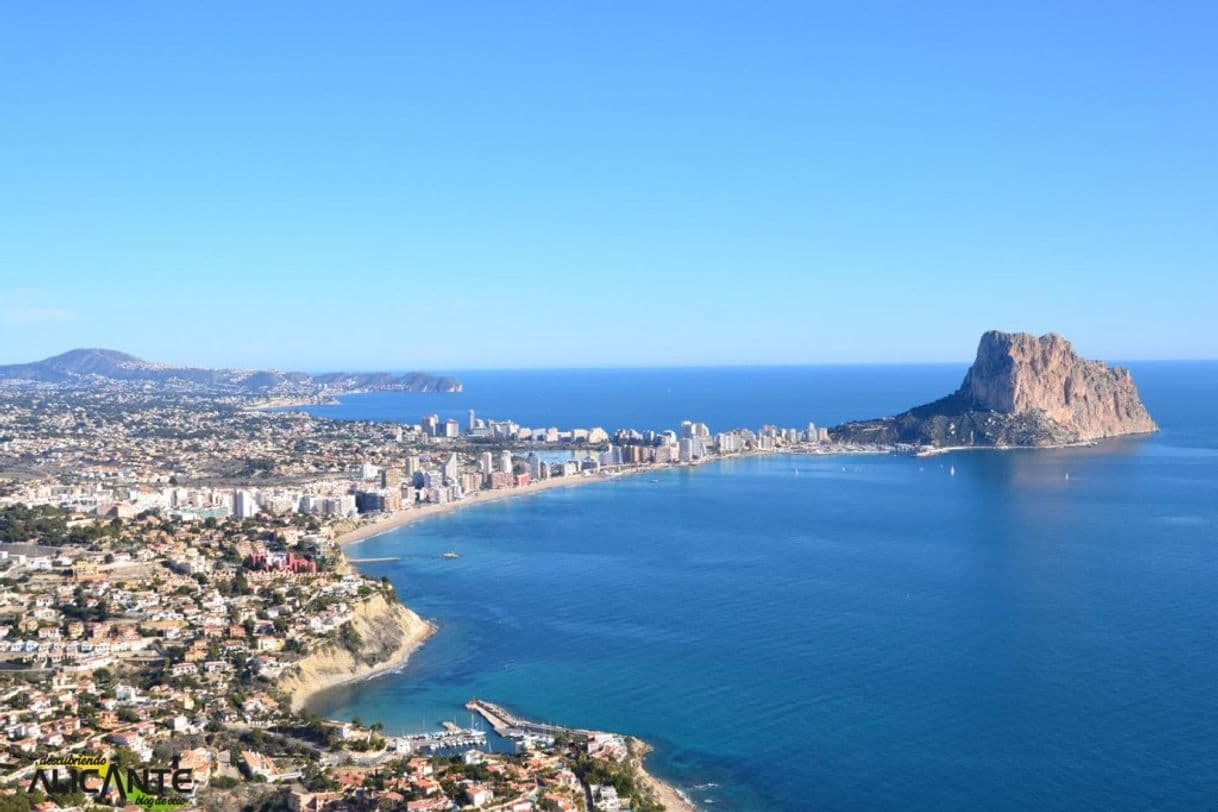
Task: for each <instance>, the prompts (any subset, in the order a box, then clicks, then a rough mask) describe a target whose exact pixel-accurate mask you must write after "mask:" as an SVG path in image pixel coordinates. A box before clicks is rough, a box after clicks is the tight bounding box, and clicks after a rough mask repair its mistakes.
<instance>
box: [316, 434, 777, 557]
mask: <svg viewBox="0 0 1218 812" xmlns="http://www.w3.org/2000/svg"><path fill="white" fill-rule="evenodd" d="M767 453H768V452H767ZM740 456H745V455H740ZM721 459H732V458H731V457H714V458H707V459H706V460H705V461H698V462H694V463H678V464H664V465H655V464H647V465H639V466H631V467H622V468H616V469H614V472H613V473H611V474H604V473H600V474H581V475H578V476H563V477H554V478H551V479H543V480H539V481H536V482H530V483H529V484H528V485H523V486H520V487H516V488H503V489H501V490H496V491H477V492H476V493H474V494H473V495H471V496H468V497H466V498H464V499H459V500H457V501H453V502H444V503H442V504H427V505H422V506H420V507H412V508H404V509H402V510H399V511H395V512H394V513H391V514H388V515H387V516H383V517H381V518H378V519H375V520H373V521H371V522H368V523H366V524H362V525H360V526H358V527H355V528H353V529H351V530H347V531H344V532H342V533H340V534H338V535H337V536H335V537H334V539H333V541H334V543H335V544H337V545H339V546H340V547H346V546H349V545H352V544H356V543H358V542H361V541H367V540H368V539H370V538H372V537H374V536H379V535H382V534H384V533H388V532H390V531H391V530H397V529H398V528H400V527H405V526H406V525H409V524H413V523H414V522H417V521H419V520H420V519H426V518H428V517H430V516H441V515H444V514H446V513H453V512H455V511H458V510H461V509H462V508H468V507H473V506H475V505H486V504H490V503H491V502H500V501H503V500H505V499H514V498H517V497H525V496H530V495H532V494H537V493H543V492H545V491H550V490H555V489H557V488H572V487H578V486H580V485H590V484H592V483H595V482H612V481H613V480H615V479H617V478H619V477H623V476H635V475H638V474H645V473H648V472H652V473H654V472H657V471H663V470H667V469H670V468H678V467H682V468H685V467H689V468H693V467H697V466H699V465H703V464H705V462H710V461H713V460H721Z"/></svg>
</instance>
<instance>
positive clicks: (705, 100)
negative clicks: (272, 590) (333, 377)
mask: <svg viewBox="0 0 1218 812" xmlns="http://www.w3.org/2000/svg"><path fill="white" fill-rule="evenodd" d="M1216 23H1218V10H1215V9H1214V8H1213V7H1212V6H1210V5H1207V4H1202V3H1184V4H1179V5H1175V6H1173V8H1172V9H1171V12H1170V13H1167V12H1165V11H1163V10H1161V9H1152V8H1149V7H1143V6H1140V5H1138V4H1121V3H1116V4H1113V3H1103V4H1100V3H1083V4H1072V5H1071V6H1070V7H1069V8H1061V7H1060V6H1059V5H1057V4H1050V3H1030V4H1020V5H1019V6H1018V7H1017V8H1009V9H1002V8H989V7H980V6H977V5H976V4H970V3H963V2H960V3H935V4H931V5H926V6H923V7H919V8H918V9H916V10H914V11H909V10H906V11H904V12H902V13H897V12H894V11H893V9H892V8H890V7H887V6H884V5H883V4H873V3H860V4H851V5H849V6H848V7H824V8H811V7H809V4H803V3H779V4H776V5H774V6H771V7H767V9H766V13H765V14H764V15H759V14H758V13H757V9H756V7H755V6H754V5H752V4H744V3H716V4H714V5H712V6H707V5H706V4H695V3H670V4H664V5H663V6H660V7H657V6H655V5H652V4H648V5H644V4H630V3H627V4H615V5H613V6H612V7H609V6H602V7H580V8H575V7H569V6H565V5H563V4H547V3H526V4H517V5H512V6H510V7H507V6H501V5H495V4H474V5H471V6H467V7H464V8H462V9H460V10H457V9H454V8H452V7H426V6H409V7H407V6H405V5H402V4H390V3H361V4H358V5H357V6H355V7H343V8H341V9H340V8H329V9H328V8H322V7H310V8H308V9H307V11H305V10H303V9H302V8H301V7H299V6H296V5H289V4H286V3H276V2H269V3H265V4H259V5H258V6H257V7H247V6H245V5H242V4H237V3H215V4H209V5H208V6H206V7H202V6H198V7H187V6H180V5H165V4H156V3H149V2H136V3H131V4H124V5H123V6H121V7H114V6H100V5H98V6H88V5H81V6H75V7H72V8H71V14H70V16H68V15H66V14H65V13H63V12H62V10H59V11H57V10H55V9H52V8H49V7H45V6H36V5H35V6H17V7H13V8H11V9H9V12H8V14H7V16H6V25H5V27H4V30H3V31H2V32H0V46H2V47H0V53H2V54H3V57H0V59H2V60H3V62H2V64H3V66H4V68H5V70H3V71H0V89H2V90H3V92H4V95H5V98H6V99H7V100H8V102H9V104H8V105H7V111H8V115H7V116H6V118H7V121H6V126H5V127H4V128H3V129H2V130H0V149H3V154H4V155H5V156H6V160H5V172H4V179H5V188H6V194H5V195H4V197H3V199H0V280H2V290H3V295H2V296H0V356H2V357H0V363H22V362H29V361H35V360H39V359H42V358H45V357H48V356H52V355H56V354H58V353H61V352H63V351H65V350H68V349H72V348H75V347H103V348H108V349H116V350H120V351H123V352H129V353H131V354H133V355H136V356H138V357H141V358H144V359H146V360H149V361H156V362H165V363H172V364H181V365H189V366H202V367H246V368H272V367H273V368H278V369H300V370H306V371H319V370H372V369H394V370H407V369H425V370H430V371H445V370H457V371H459V370H474V369H495V368H541V367H550V368H554V367H587V366H598V367H605V366H614V367H631V366H673V365H748V364H767V365H772V364H819V363H901V362H953V363H956V362H960V363H966V362H967V361H969V360H971V358H972V354H973V351H974V350H975V348H976V341H977V337H978V336H979V335H980V334H981V333H982V332H983V331H985V330H987V329H1003V330H1009V331H1027V332H1033V333H1037V334H1041V333H1044V332H1050V331H1052V332H1058V333H1061V334H1062V335H1064V336H1066V337H1067V338H1069V339H1070V340H1071V341H1073V342H1074V344H1075V347H1076V349H1077V350H1078V352H1079V353H1080V354H1082V355H1083V356H1086V357H1090V358H1101V359H1105V360H1130V361H1133V360H1141V359H1197V358H1204V359H1212V358H1216V357H1218V331H1215V330H1213V328H1212V326H1211V325H1212V309H1213V303H1214V302H1215V301H1218V273H1214V268H1215V264H1216V262H1215V261H1216V260H1218V229H1214V227H1213V224H1214V222H1215V221H1216V218H1215V215H1218V205H1216V198H1215V194H1214V189H1216V188H1218V160H1215V158H1216V157H1218V156H1215V147H1214V145H1215V144H1218V107H1216V106H1215V105H1214V103H1213V92H1212V88H1213V86H1214V85H1215V84H1216V83H1218V55H1216V54H1215V51H1214V50H1213V48H1212V43H1211V42H1210V39H1211V38H1210V35H1209V34H1210V32H1211V31H1213V30H1214V28H1215V24H1216ZM48 43H53V52H52V53H50V54H49V53H48ZM48 56H50V57H52V58H48ZM1033 56H1034V58H1033Z"/></svg>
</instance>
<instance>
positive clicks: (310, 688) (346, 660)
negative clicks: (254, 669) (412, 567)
mask: <svg viewBox="0 0 1218 812" xmlns="http://www.w3.org/2000/svg"><path fill="white" fill-rule="evenodd" d="M352 623H353V625H354V626H355V627H356V631H357V632H359V634H360V636H361V638H362V640H363V641H364V645H365V647H366V648H369V649H370V650H372V651H376V652H377V653H380V652H381V651H383V650H384V649H383V648H382V649H377V648H375V646H377V645H378V644H379V645H380V646H383V647H385V648H387V649H388V652H387V653H385V654H384V657H383V659H379V660H378V661H376V662H373V663H368V662H366V661H362V660H363V656H361V657H360V658H358V659H357V657H356V656H355V655H354V654H353V653H352V652H350V651H348V650H347V649H346V648H343V647H342V646H340V645H338V644H336V643H331V644H330V645H327V646H323V647H321V648H319V649H317V650H315V651H312V652H310V653H308V654H306V655H305V656H304V657H302V658H300V659H299V660H297V661H296V662H295V663H293V666H292V669H291V670H290V671H287V672H285V673H284V675H283V676H282V677H281V678H280V680H279V687H280V689H281V690H283V691H284V692H285V693H286V694H287V695H288V697H289V699H290V701H291V705H292V709H293V710H300V709H301V708H304V707H306V706H308V704H309V703H310V702H311V701H312V700H313V699H314V698H316V697H317V695H318V694H321V693H323V692H325V691H328V690H330V689H331V688H336V687H338V686H340V685H347V684H349V683H352V682H361V681H363V680H367V679H372V678H373V677H377V676H380V675H381V674H385V673H387V672H390V671H394V670H396V669H398V668H401V667H402V666H404V665H405V664H406V663H407V662H409V660H410V656H411V655H412V654H413V653H414V652H415V651H416V650H418V649H419V647H420V646H422V645H423V643H424V642H426V641H427V639H428V638H429V637H431V636H432V635H433V634H435V632H436V625H435V624H434V623H432V622H431V621H430V620H425V619H424V618H422V617H420V616H419V615H418V614H417V613H415V612H414V610H412V609H410V608H409V607H408V606H406V604H404V603H402V602H401V600H399V599H398V598H397V596H396V594H395V595H393V596H392V597H391V598H386V597H385V596H384V595H378V596H375V597H373V598H370V599H369V600H368V601H365V602H364V603H362V604H359V605H358V606H357V608H356V616H355V618H354V619H353V620H352ZM394 638H396V639H394ZM389 641H392V642H389ZM386 643H388V645H386ZM360 654H361V655H363V654H364V652H360Z"/></svg>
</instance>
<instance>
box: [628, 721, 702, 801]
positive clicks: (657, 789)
mask: <svg viewBox="0 0 1218 812" xmlns="http://www.w3.org/2000/svg"><path fill="white" fill-rule="evenodd" d="M628 740H629V742H630V744H631V749H632V750H633V751H634V753H635V755H633V756H632V757H631V766H632V767H633V768H634V772H635V775H637V776H638V779H639V781H641V782H642V783H643V785H644V786H646V787H647V790H648V791H649V792H650V793H651V794H652V796H653V797H654V798H655V799H656V800H657V801H659V802H660V804H661V805H662V806H663V807H664V810H665V812H695V810H696V809H697V807H696V806H694V802H693V800H692V799H691V798H690V797H689V796H688V795H686V794H685V793H684V792H682V791H681V790H679V789H677V788H676V787H674V786H673V785H672V784H669V783H668V782H667V781H664V780H662V779H659V778H656V777H655V776H654V775H652V774H651V773H649V772H648V771H647V767H646V766H645V765H644V762H646V760H647V754H648V753H650V752H651V751H652V750H653V749H654V748H652V746H651V745H650V744H648V743H647V742H645V741H643V740H642V739H640V738H637V737H635V736H630V737H629V739H628Z"/></svg>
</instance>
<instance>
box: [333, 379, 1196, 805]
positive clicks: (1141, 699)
mask: <svg viewBox="0 0 1218 812" xmlns="http://www.w3.org/2000/svg"><path fill="white" fill-rule="evenodd" d="M1130 366H1131V368H1132V369H1133V372H1134V377H1135V380H1136V382H1137V383H1138V385H1139V387H1140V388H1141V390H1142V394H1143V398H1144V400H1145V401H1146V403H1147V405H1148V407H1149V409H1150V411H1151V413H1152V414H1153V415H1154V416H1155V418H1156V419H1157V420H1158V421H1159V423H1160V424H1161V426H1162V429H1163V430H1162V432H1161V433H1159V434H1157V435H1154V436H1151V437H1146V438H1129V439H1124V440H1120V441H1113V442H1108V443H1104V444H1102V445H1100V446H1098V447H1094V448H1080V449H1067V450H1053V451H1008V452H963V453H956V454H951V455H945V456H941V457H934V458H924V459H916V458H911V457H904V456H868V457H823V458H813V457H806V456H773V457H754V458H746V459H734V460H726V461H722V462H717V463H713V464H710V465H705V466H701V467H699V468H697V469H694V470H688V469H684V470H675V469H673V470H666V471H662V472H658V473H656V474H655V475H654V476H652V475H642V476H634V477H623V478H620V479H617V480H615V481H611V482H604V483H598V484H592V485H588V486H585V487H579V488H569V489H556V490H551V491H547V492H544V493H540V494H535V495H531V496H527V497H523V498H520V499H513V500H507V501H502V502H496V503H488V504H485V505H480V506H477V507H472V508H470V509H468V510H464V511H459V512H456V513H452V514H448V515H444V516H437V517H433V518H429V519H426V520H424V521H421V522H419V523H417V524H414V525H411V526H409V527H406V528H403V529H401V530H399V531H395V532H392V533H388V534H385V535H382V536H379V537H376V538H373V539H371V540H369V541H366V542H364V543H362V544H360V545H358V546H355V547H352V548H350V549H349V553H350V554H351V555H353V556H359V557H379V556H393V557H397V560H396V561H393V562H386V563H377V564H373V563H370V564H364V565H361V566H362V567H363V569H364V570H365V571H366V572H368V573H369V574H372V575H375V576H381V575H388V576H389V577H390V578H391V579H392V581H393V582H394V584H395V585H396V586H397V589H398V591H399V593H400V595H401V596H402V598H403V599H404V600H405V601H406V603H408V604H409V605H410V606H412V607H413V608H415V609H416V610H418V611H419V612H420V613H421V614H423V615H424V616H426V617H429V618H432V619H434V620H435V621H436V623H437V624H438V626H439V633H438V634H437V635H436V636H435V637H434V638H432V639H431V640H430V641H429V642H428V643H427V644H426V645H425V646H424V647H423V648H422V649H421V650H420V651H419V652H417V653H416V654H415V656H414V657H413V658H412V660H411V662H410V663H409V664H408V665H407V666H406V667H405V668H404V669H403V670H402V671H401V672H399V673H393V674H389V675H386V676H383V677H380V678H376V679H372V680H369V681H367V682H364V683H360V684H357V685H354V686H348V687H343V688H339V689H335V690H333V691H331V692H329V693H328V694H325V695H323V696H322V697H320V698H319V700H318V701H317V702H316V704H315V710H318V711H321V712H324V713H328V714H332V715H335V716H339V717H350V716H354V715H359V716H361V717H363V718H364V719H377V720H381V721H383V722H385V723H386V725H387V726H388V728H389V730H390V731H394V732H396V731H406V730H422V729H431V728H434V727H435V725H436V724H437V723H438V722H439V721H440V720H443V719H456V720H459V721H466V720H468V714H467V712H465V711H464V710H463V709H462V705H463V704H464V702H465V701H466V700H468V699H469V698H470V697H471V696H479V697H485V698H488V699H492V700H494V701H498V702H500V703H502V704H504V705H507V706H509V707H511V708H513V709H515V710H517V711H518V712H520V713H521V714H523V715H526V716H530V717H533V718H537V719H544V720H551V721H558V722H562V723H565V724H570V725H577V726H586V727H596V728H604V729H610V730H618V731H623V732H628V733H632V734H636V735H638V736H640V737H642V738H644V739H646V740H648V741H649V742H651V743H652V744H654V745H655V747H656V753H655V754H654V756H653V757H652V758H651V760H650V761H649V763H650V765H651V767H652V769H653V770H654V771H655V772H656V773H657V774H659V775H661V776H663V777H665V778H667V779H669V780H671V781H672V782H673V783H675V784H676V785H678V786H680V787H682V788H683V789H685V790H686V791H687V792H689V793H690V794H691V795H692V796H693V797H694V799H695V800H696V801H697V802H698V803H699V805H700V806H704V807H705V808H707V809H725V810H727V809H730V810H754V809H757V810H761V809H774V810H808V809H830V810H836V809H849V810H853V809H894V808H899V809H928V810H929V809H935V810H940V809H1028V808H1037V809H1079V808H1103V809H1173V808H1174V809H1195V808H1212V807H1214V806H1215V805H1216V804H1218V646H1216V643H1218V363H1144V364H1131V365H1130ZM964 369H965V367H964V366H963V365H958V366H957V365H944V366H930V367H921V366H919V367H912V366H911V367H879V366H872V367H815V368H773V369H760V370H743V369H722V370H715V369H687V370H586V371H563V372H514V373H508V372H500V373H465V374H462V378H463V380H464V381H465V382H466V391H465V392H464V393H461V394H456V395H449V396H444V395H412V394H395V395H366V396H358V397H352V398H350V399H348V400H346V401H345V402H344V403H343V404H342V405H341V406H337V407H328V408H325V407H323V408H319V409H316V410H314V411H315V412H316V413H318V414H327V415H329V416H336V417H342V418H351V419H355V418H376V419H394V420H403V421H410V422H417V420H418V418H419V416H420V415H421V414H424V413H427V412H431V411H438V412H440V413H442V414H460V415H463V414H464V411H465V410H466V409H468V408H475V409H477V410H478V412H479V413H480V414H485V415H486V416H489V417H501V418H506V417H511V418H514V419H516V420H517V421H518V422H521V423H523V424H525V425H536V426H542V425H557V426H560V427H566V426H573V425H575V426H590V425H602V426H604V427H605V428H608V429H610V430H612V429H613V428H617V427H619V426H631V427H634V428H640V429H642V428H652V427H654V428H664V427H669V426H673V425H676V423H677V422H679V421H680V420H681V419H694V420H703V421H705V422H708V423H710V424H711V428H712V430H716V429H722V428H728V427H732V426H738V425H748V426H756V425H759V424H761V423H768V422H773V423H778V424H780V425H802V424H805V423H807V422H808V421H809V420H812V421H816V422H817V423H818V424H826V425H827V424H832V423H835V422H838V421H841V420H845V419H849V418H856V417H869V416H875V415H880V414H886V413H891V412H894V411H897V410H899V409H902V408H905V407H907V406H910V405H913V404H916V403H921V402H924V401H926V400H929V399H932V398H934V397H936V396H938V395H940V394H943V393H945V392H947V391H949V390H951V389H953V388H955V386H956V385H958V383H959V381H960V379H961V378H962V376H963V373H964ZM953 468H954V471H955V473H954V475H953V474H952V469H953ZM450 549H452V550H457V551H459V552H460V553H461V558H460V559H459V560H456V561H449V560H443V559H441V557H440V554H441V553H442V552H443V551H445V550H450Z"/></svg>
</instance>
